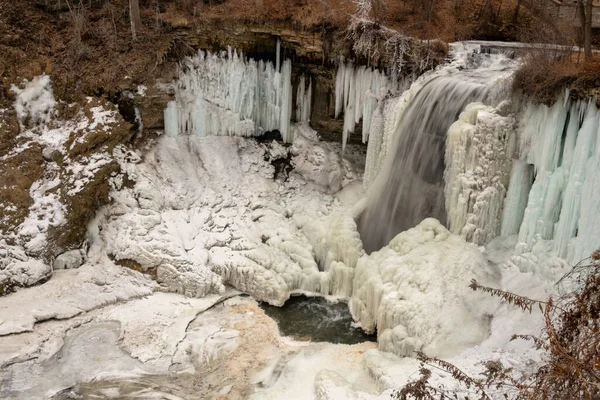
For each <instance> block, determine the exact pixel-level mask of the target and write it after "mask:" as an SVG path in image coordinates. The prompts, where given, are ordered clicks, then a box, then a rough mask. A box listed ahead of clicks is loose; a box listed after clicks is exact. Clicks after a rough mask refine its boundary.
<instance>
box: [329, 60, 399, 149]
mask: <svg viewBox="0 0 600 400" xmlns="http://www.w3.org/2000/svg"><path fill="white" fill-rule="evenodd" d="M392 86H393V85H392V82H391V81H390V80H389V79H388V77H387V76H386V75H385V73H383V72H380V71H378V70H376V69H373V68H367V67H366V66H364V65H363V66H359V67H355V66H354V64H353V63H352V61H348V62H344V59H343V58H340V62H339V67H338V71H337V75H336V80H335V117H336V118H338V117H339V115H340V113H342V111H343V112H344V128H343V132H342V134H343V135H342V146H343V148H345V147H346V143H347V142H348V136H349V135H350V134H352V133H354V129H355V127H356V124H358V123H359V122H360V121H361V119H362V141H363V143H367V141H368V140H369V134H370V131H371V120H372V117H373V113H374V111H375V109H376V108H377V103H378V101H379V100H382V99H383V98H384V97H385V96H386V94H387V93H388V92H389V91H390V90H391V89H392Z"/></svg>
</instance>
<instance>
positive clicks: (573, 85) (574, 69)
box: [513, 51, 600, 105]
mask: <svg viewBox="0 0 600 400" xmlns="http://www.w3.org/2000/svg"><path fill="white" fill-rule="evenodd" d="M523 60H524V61H523V63H522V65H521V67H520V68H519V70H518V71H517V72H516V74H515V79H514V82H513V88H514V89H515V91H520V92H522V93H523V94H525V95H526V96H527V97H529V98H531V99H532V100H534V101H535V102H538V103H543V104H547V105H550V104H552V103H554V102H555V101H556V99H557V98H558V97H559V96H560V95H562V94H564V92H565V90H566V89H569V91H570V95H571V96H572V97H575V98H586V97H592V96H595V95H598V94H600V56H598V55H595V57H594V59H592V61H591V62H587V63H586V62H584V61H583V56H582V55H581V54H578V53H571V52H569V53H566V54H565V53H564V52H556V51H529V52H528V53H527V54H525V55H524V56H523Z"/></svg>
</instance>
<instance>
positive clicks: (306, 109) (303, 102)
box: [296, 75, 312, 122]
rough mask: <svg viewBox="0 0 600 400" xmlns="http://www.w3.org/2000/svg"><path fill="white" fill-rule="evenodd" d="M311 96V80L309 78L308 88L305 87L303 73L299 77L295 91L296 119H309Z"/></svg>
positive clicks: (299, 120)
mask: <svg viewBox="0 0 600 400" xmlns="http://www.w3.org/2000/svg"><path fill="white" fill-rule="evenodd" d="M311 98H312V82H310V79H309V85H308V89H306V79H305V77H304V75H302V76H301V77H300V82H299V83H298V91H297V92H296V121H298V122H309V121H310V111H311V109H310V106H311Z"/></svg>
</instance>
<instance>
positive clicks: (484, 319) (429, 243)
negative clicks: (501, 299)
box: [350, 219, 497, 356]
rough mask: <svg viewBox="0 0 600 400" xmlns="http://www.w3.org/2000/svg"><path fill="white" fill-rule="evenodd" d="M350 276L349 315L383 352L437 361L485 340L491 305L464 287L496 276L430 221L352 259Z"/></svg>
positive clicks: (470, 247) (470, 248)
mask: <svg viewBox="0 0 600 400" xmlns="http://www.w3.org/2000/svg"><path fill="white" fill-rule="evenodd" d="M355 274H356V276H355V279H354V291H353V294H352V298H351V300H350V311H351V312H352V315H353V317H354V318H355V319H356V320H357V321H358V322H359V323H360V324H361V326H362V327H363V329H365V330H366V331H369V332H373V331H375V330H376V329H377V341H378V343H379V348H380V349H382V350H384V351H389V352H393V353H396V354H398V355H400V356H410V355H412V354H413V352H414V351H424V352H425V353H426V354H429V355H436V356H439V355H444V354H450V353H453V352H456V351H457V350H459V349H462V348H466V347H468V346H471V345H474V344H476V343H479V342H481V341H482V340H483V339H485V338H486V337H487V335H488V331H489V315H490V314H491V313H492V312H493V310H494V302H493V301H490V300H489V299H488V300H487V301H486V298H485V296H481V295H478V294H476V293H474V292H469V291H468V285H469V282H470V280H471V279H476V280H478V281H479V282H485V283H486V284H491V285H497V276H495V274H494V273H493V269H492V268H491V266H490V265H489V264H488V262H487V260H486V259H485V257H484V256H483V254H482V253H481V251H480V249H479V248H478V247H477V246H476V245H474V244H472V243H467V242H465V241H464V240H463V239H462V238H461V237H460V236H457V235H452V234H451V233H450V232H449V231H448V230H447V229H446V228H444V227H443V226H442V225H441V224H440V223H439V221H437V220H435V219H426V220H424V221H423V222H421V223H420V224H419V225H418V226H417V227H415V228H412V229H409V230H408V231H405V232H402V233H400V234H399V235H398V236H396V237H395V238H394V239H392V241H391V242H390V243H389V245H388V246H386V247H384V248H383V249H381V250H380V251H376V252H374V253H372V254H371V255H369V256H364V257H362V258H360V259H359V260H358V263H357V266H356V273H355Z"/></svg>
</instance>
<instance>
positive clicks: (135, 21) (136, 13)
mask: <svg viewBox="0 0 600 400" xmlns="http://www.w3.org/2000/svg"><path fill="white" fill-rule="evenodd" d="M129 19H130V20H131V37H132V38H133V40H134V41H135V40H137V33H138V32H139V31H141V30H142V20H141V18H140V4H139V0H129Z"/></svg>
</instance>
